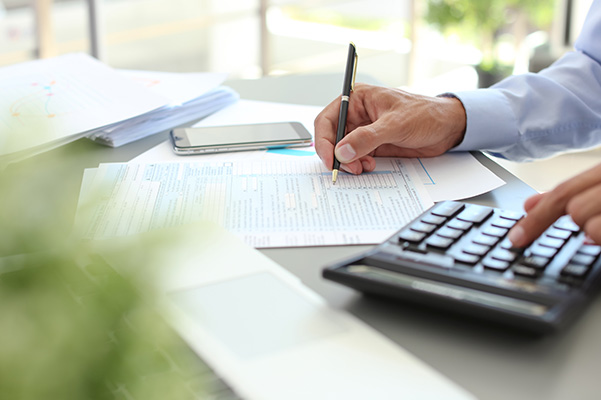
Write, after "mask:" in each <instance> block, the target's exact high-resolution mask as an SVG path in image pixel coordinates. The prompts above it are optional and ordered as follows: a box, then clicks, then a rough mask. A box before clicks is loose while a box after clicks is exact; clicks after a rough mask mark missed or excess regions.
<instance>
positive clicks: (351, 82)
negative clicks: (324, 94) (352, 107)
mask: <svg viewBox="0 0 601 400" xmlns="http://www.w3.org/2000/svg"><path fill="white" fill-rule="evenodd" d="M357 61H358V56H357V50H356V49H355V45H354V44H353V43H352V42H351V43H350V44H349V46H348V57H347V59H346V69H345V72H344V83H343V84H342V95H341V97H340V112H339V114H338V129H337V131H336V143H334V147H336V145H337V144H338V142H340V141H341V140H342V138H343V137H344V135H345V133H346V116H347V114H348V105H349V99H350V95H351V91H352V90H353V89H354V88H355V74H356V73H357ZM339 168H340V161H338V159H336V154H334V165H333V166H332V183H333V184H335V183H336V178H337V177H338V169H339Z"/></svg>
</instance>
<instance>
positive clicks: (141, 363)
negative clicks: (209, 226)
mask: <svg viewBox="0 0 601 400" xmlns="http://www.w3.org/2000/svg"><path fill="white" fill-rule="evenodd" d="M59 161H60V160H59ZM57 165H61V163H60V162H58V163H57ZM61 168H65V169H68V166H67V165H65V166H64V167H63V166H61ZM56 172H57V169H53V171H52V174H51V176H52V179H49V177H48V176H46V175H45V174H44V171H43V169H41V168H39V164H37V163H32V168H29V167H23V168H8V169H6V170H3V171H0V193H2V195H1V196H0V223H1V224H2V229H1V230H0V239H1V242H2V243H1V244H0V251H1V254H0V398H2V399H10V400H20V399H23V400H30V399H31V400H34V399H35V400H39V399H61V400H69V399H115V398H117V399H145V400H148V399H150V400H152V399H187V398H202V397H203V393H204V392H203V390H204V387H205V386H204V384H203V383H202V379H200V380H197V378H196V377H197V376H199V375H198V373H204V372H206V370H207V367H206V366H205V365H204V364H202V362H201V361H200V360H199V359H198V358H197V357H195V356H194V355H193V354H192V353H191V351H190V349H189V348H188V347H187V346H186V345H185V343H184V342H183V341H182V340H181V339H180V338H179V337H178V336H177V335H176V334H175V333H174V332H173V331H172V330H171V328H170V327H169V326H168V325H167V324H166V322H164V320H163V319H162V318H161V317H160V316H159V315H158V313H157V311H156V310H155V308H154V305H153V304H150V302H149V301H148V298H149V297H148V296H151V295H152V291H153V288H152V287H150V286H149V284H144V283H143V282H147V281H148V279H146V280H143V277H142V276H140V275H139V274H141V273H146V272H148V271H144V270H139V271H137V272H138V274H136V273H132V274H131V275H130V274H128V275H127V277H126V276H124V275H121V274H119V273H117V272H116V271H115V270H114V269H113V268H112V267H111V266H109V265H108V264H106V263H105V262H104V261H103V258H101V257H100V256H98V255H96V254H97V253H96V252H95V251H93V250H91V247H89V246H87V245H86V244H85V243H83V242H80V241H78V240H76V239H72V238H71V237H70V236H69V235H68V234H66V232H68V227H70V225H71V223H72V214H73V210H72V209H70V207H73V206H74V204H73V202H72V201H71V200H69V199H66V198H65V201H64V202H61V201H60V199H61V195H60V193H61V190H62V189H64V188H63V187H62V186H61V176H60V175H58V176H57V175H56ZM36 185H37V186H36ZM33 187H36V190H33V189H32V188H33ZM40 193H41V194H44V195H43V196H40ZM36 194H37V195H36ZM48 206H49V207H48ZM23 210H25V211H23ZM49 210H52V211H53V212H54V213H55V215H54V217H56V218H52V219H48V218H47V215H46V213H48V212H49ZM27 211H29V212H30V213H29V214H27ZM57 221H60V222H58V223H57ZM166 245H167V246H168V245H169V243H167V244H166ZM157 247H158V246H157V243H140V244H139V246H136V247H135V248H132V249H131V251H133V252H136V255H135V257H129V256H128V258H127V260H132V261H131V263H135V264H136V266H137V267H139V266H144V260H145V258H147V257H151V255H150V254H149V252H147V251H145V249H148V248H157ZM142 294H144V295H142ZM199 382H200V384H199ZM191 385H193V386H194V387H193V388H192V387H191Z"/></svg>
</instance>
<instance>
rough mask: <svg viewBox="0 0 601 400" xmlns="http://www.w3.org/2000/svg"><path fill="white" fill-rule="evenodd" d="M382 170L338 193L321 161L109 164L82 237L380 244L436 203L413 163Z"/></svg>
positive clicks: (84, 201)
mask: <svg viewBox="0 0 601 400" xmlns="http://www.w3.org/2000/svg"><path fill="white" fill-rule="evenodd" d="M377 163H378V164H377V168H376V170H375V171H373V172H371V173H366V174H362V175H359V176H354V175H350V174H341V175H339V177H338V181H337V182H336V184H335V185H333V184H332V175H331V171H328V170H327V169H326V168H325V167H324V166H323V164H322V162H321V160H319V159H318V158H317V157H302V158H298V159H294V160H286V161H260V162H252V161H247V162H245V161H240V162H235V161H233V162H227V161H215V162H197V163H158V164H126V163H124V164H101V165H100V166H99V168H98V169H97V171H96V173H95V176H94V177H93V181H92V182H91V183H86V184H84V185H82V188H89V190H88V189H86V190H82V195H81V198H80V207H79V209H78V217H77V229H78V231H79V233H80V234H82V235H83V236H84V237H86V238H90V239H103V238H109V237H116V236H117V237H118V236H126V235H132V234H136V233H140V232H145V231H150V230H154V229H159V228H166V227H170V226H176V225H182V224H186V223H189V222H194V221H200V220H210V221H214V222H217V223H219V224H220V225H222V226H223V227H225V228H226V229H228V230H229V231H231V232H233V233H234V234H236V235H238V236H239V237H241V238H242V240H243V241H244V242H246V243H247V244H249V245H251V246H253V247H257V248H266V247H289V246H322V245H345V244H373V243H380V242H382V241H383V240H385V239H386V238H387V237H388V236H390V235H391V234H392V233H394V232H395V231H396V230H397V229H399V227H401V226H402V225H404V224H406V223H408V222H409V221H411V220H412V219H413V218H414V217H416V216H417V215H418V214H420V213H421V212H422V211H423V210H425V209H427V208H428V207H430V206H431V205H432V204H433V203H432V201H431V200H430V199H429V196H428V194H427V192H426V190H425V188H424V186H423V185H422V183H421V181H420V178H419V176H418V174H417V172H416V171H415V169H414V167H413V165H412V164H410V163H408V162H407V160H403V159H392V158H390V159H389V158H382V159H378V160H377ZM88 199H91V201H88Z"/></svg>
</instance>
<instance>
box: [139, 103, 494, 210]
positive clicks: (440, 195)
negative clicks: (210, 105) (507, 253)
mask: <svg viewBox="0 0 601 400" xmlns="http://www.w3.org/2000/svg"><path fill="white" fill-rule="evenodd" d="M321 110H322V107H315V106H305V105H296V104H283V103H270V102H262V101H252V100H239V101H238V102H237V103H235V104H233V105H231V106H228V107H226V108H224V109H223V110H220V111H218V112H216V113H215V114H213V115H211V116H209V117H207V118H205V119H203V120H202V121H200V122H199V123H198V124H196V125H195V126H215V125H233V124H250V123H259V122H281V121H299V122H301V123H302V124H303V125H305V127H306V128H307V130H308V131H309V132H311V134H312V135H314V133H315V132H314V128H313V121H314V120H315V117H317V114H319V112H320V111H321ZM314 154H315V149H314V148H312V147H307V148H299V149H280V150H269V151H245V152H236V153H221V154H206V155H196V156H178V155H176V154H175V153H173V151H172V149H171V143H170V142H169V141H166V142H164V143H161V144H159V145H157V146H156V147H154V148H152V149H150V150H148V151H147V152H145V153H143V154H141V155H140V156H138V157H136V158H134V159H133V160H132V162H136V163H150V162H204V161H219V160H221V161H225V160H229V161H240V160H248V161H253V160H254V161H258V160H265V161H268V160H290V159H296V158H298V157H303V156H311V155H314ZM408 160H409V159H408ZM408 162H411V163H412V164H413V165H414V167H415V169H416V171H417V172H418V174H419V176H420V180H421V182H422V183H423V184H424V185H425V187H426V190H427V191H428V193H429V194H430V197H431V199H432V200H433V201H442V200H459V199H465V198H468V197H473V196H477V195H479V194H482V193H486V192H488V191H491V190H493V189H496V188H497V187H499V186H502V185H504V184H505V182H504V181H503V180H502V179H500V178H499V177H497V176H496V175H495V174H494V173H493V172H491V171H490V170H489V169H488V168H486V167H484V166H483V165H482V164H480V162H478V160H476V159H475V158H474V157H473V156H472V155H471V154H469V153H447V154H443V155H442V156H438V157H433V158H418V159H410V161H408Z"/></svg>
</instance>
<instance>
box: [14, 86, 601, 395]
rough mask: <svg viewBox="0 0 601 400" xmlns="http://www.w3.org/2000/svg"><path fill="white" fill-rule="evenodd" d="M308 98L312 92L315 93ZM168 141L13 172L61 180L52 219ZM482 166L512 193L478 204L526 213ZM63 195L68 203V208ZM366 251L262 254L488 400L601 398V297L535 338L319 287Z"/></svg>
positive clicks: (250, 91) (326, 94)
mask: <svg viewBox="0 0 601 400" xmlns="http://www.w3.org/2000/svg"><path fill="white" fill-rule="evenodd" d="M360 78H361V77H360ZM340 82H342V76H341V75H340V76H338V75H321V76H304V77H302V76H300V77H285V78H266V79H263V80H259V81H232V82H230V83H231V85H230V86H232V87H233V88H235V89H237V90H238V91H239V92H240V94H241V95H242V97H243V98H254V99H260V100H272V101H284V102H295V101H298V102H301V103H305V104H307V103H308V104H316V105H325V104H326V103H327V102H329V101H330V100H331V99H333V98H335V97H336V96H338V95H339V90H340V87H339V86H340ZM307 88H310V90H311V92H307ZM165 138H166V134H161V135H157V136H154V137H150V138H146V139H143V140H141V141H139V142H136V143H133V144H130V145H127V146H125V147H122V148H117V149H111V148H106V147H102V146H99V145H97V144H95V143H92V142H90V141H87V140H85V139H82V140H79V141H76V142H74V143H71V144H69V145H68V146H65V147H64V148H62V149H58V150H55V151H53V152H51V153H52V154H42V155H40V156H37V157H35V158H34V159H32V160H28V161H25V162H23V163H21V165H15V166H14V168H15V172H16V173H19V172H21V171H20V169H21V168H27V167H28V166H35V165H42V164H41V163H44V164H45V165H46V168H45V170H43V171H41V170H39V169H36V171H37V173H48V174H51V175H49V176H52V177H56V176H61V178H62V179H60V180H58V179H56V178H54V179H55V180H56V185H55V191H56V193H47V192H46V193H44V204H43V206H44V207H47V208H48V210H47V214H48V215H52V213H53V209H54V208H55V207H64V208H71V209H72V210H75V203H76V201H77V197H78V191H79V184H80V181H81V173H82V170H83V168H86V167H95V166H97V165H98V163H99V162H109V161H128V160H130V159H131V158H133V157H135V156H136V155H138V154H140V153H141V152H143V151H145V150H147V149H149V148H151V147H152V146H154V145H155V144H157V143H159V142H161V141H162V140H164V139H165ZM56 155H60V163H54V162H53V161H52V160H53V157H55V156H56ZM479 159H481V160H482V161H483V162H484V163H486V165H488V166H489V167H490V168H492V169H493V170H494V171H495V172H496V173H497V174H499V175H500V176H501V177H502V178H503V179H505V180H506V181H507V182H508V184H507V185H506V186H504V187H501V188H499V189H497V190H494V191H493V192H491V193H487V194H485V195H482V196H478V197H476V198H473V199H470V201H472V202H476V203H480V204H488V205H495V206H500V207H504V208H509V209H520V208H521V204H522V202H523V200H524V199H525V198H526V197H528V196H529V195H531V194H532V193H534V190H533V189H531V188H530V187H529V186H527V185H525V184H524V183H523V182H521V181H519V180H518V179H516V178H515V177H513V176H512V175H511V174H509V173H508V172H507V171H505V170H504V169H502V168H501V167H499V166H498V165H496V164H495V163H494V162H492V161H491V160H490V159H488V158H486V157H484V156H483V155H479ZM60 193H63V194H64V193H67V194H68V199H67V201H66V202H65V200H64V197H63V196H62V195H61V196H59V194H60ZM59 199H60V200H59ZM59 201H60V203H59ZM49 218H51V217H49ZM48 222H51V221H48ZM50 225H51V224H50ZM40 229H45V228H44V227H43V226H42V227H41V228H40ZM366 248H367V246H356V247H316V248H295V249H269V250H264V251H263V252H264V253H265V254H266V255H267V256H269V257H270V258H272V259H274V260H275V261H276V262H278V263H279V264H281V265H282V266H284V267H285V268H287V269H288V270H290V271H291V272H293V273H294V274H296V275H297V276H299V277H300V278H301V279H302V280H303V281H304V282H305V284H307V285H308V286H309V287H311V288H312V289H314V290H315V291H316V292H318V293H319V294H321V295H322V296H323V297H324V298H325V299H327V301H328V302H329V303H330V304H331V305H332V306H334V307H341V308H344V309H346V310H348V311H350V312H352V313H353V314H355V315H356V316H358V317H359V318H361V319H363V320H364V321H366V322H367V323H369V324H371V325H372V326H374V327H375V328H376V329H378V330H380V331H381V332H382V333H383V334H385V335H386V336H388V337H390V338H391V339H392V340H394V341H395V342H397V343H398V344H399V345H400V346H402V347H404V348H405V349H407V350H409V351H411V352H412V353H414V354H415V355H416V356H418V357H419V358H421V359H423V360H424V361H425V362H427V363H428V364H430V365H431V366H433V367H434V368H436V369H438V370H439V371H440V372H442V373H443V374H445V375H446V376H448V377H449V378H451V379H452V380H454V381H456V382H457V383H459V384H460V385H462V386H463V387H465V388H466V389H467V390H469V391H471V392H472V393H474V394H475V395H476V396H478V397H479V398H481V399H512V400H518V399H528V400H532V399H546V400H552V399H558V400H559V399H562V400H563V399H598V398H600V397H601V388H600V387H599V384H598V381H597V380H598V370H599V364H600V360H601V346H599V344H598V342H599V337H600V336H601V298H599V297H597V298H596V300H595V301H594V302H593V304H591V306H590V307H589V308H588V309H587V310H586V312H585V313H584V315H582V316H581V318H579V319H578V320H576V323H575V324H574V325H573V326H571V327H570V328H569V329H568V330H566V331H563V332H560V333H559V334H556V335H553V336H548V337H543V338H533V337H530V336H525V335H523V334H522V333H519V332H515V331H511V330H508V329H505V328H503V327H500V326H498V325H492V324H488V323H485V322H482V321H478V320H472V319H468V318H465V317H460V316H457V315H455V314H448V313H444V312H441V311H436V310H432V309H428V308H425V307H421V306H416V305H412V304H407V303H400V302H394V301H389V300H384V299H377V298H369V297H364V296H362V295H361V294H360V293H358V292H355V291H353V290H351V289H348V288H346V287H344V286H340V285H338V284H335V283H332V282H329V281H325V280H324V279H323V278H321V270H322V268H323V266H324V265H325V264H327V263H329V262H332V261H334V260H338V259H340V258H343V257H347V256H349V255H351V254H353V253H356V252H360V251H362V250H365V249H366Z"/></svg>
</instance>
